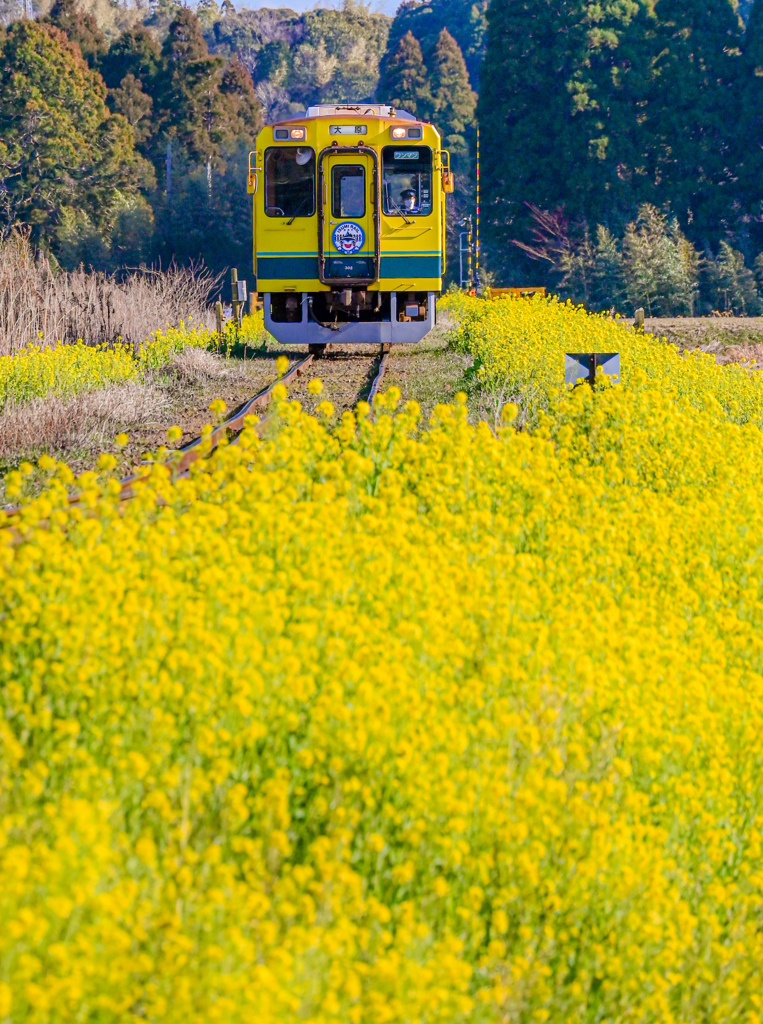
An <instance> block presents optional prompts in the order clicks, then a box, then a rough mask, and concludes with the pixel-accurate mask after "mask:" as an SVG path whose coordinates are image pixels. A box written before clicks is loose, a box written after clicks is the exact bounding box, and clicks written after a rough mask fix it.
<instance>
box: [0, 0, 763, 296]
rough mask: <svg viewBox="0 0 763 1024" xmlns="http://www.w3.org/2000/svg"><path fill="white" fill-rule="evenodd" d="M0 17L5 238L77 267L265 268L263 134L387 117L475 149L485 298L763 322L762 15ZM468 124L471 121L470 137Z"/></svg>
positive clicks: (470, 155)
mask: <svg viewBox="0 0 763 1024" xmlns="http://www.w3.org/2000/svg"><path fill="white" fill-rule="evenodd" d="M50 3H51V0H0V24H1V25H2V26H4V27H3V28H0V238H8V237H10V236H11V235H12V234H13V233H15V232H18V231H23V232H26V233H28V234H29V235H30V237H31V239H32V241H33V242H34V243H35V244H36V245H38V246H40V247H41V248H43V249H44V250H46V251H48V252H50V253H51V254H52V255H53V256H54V257H55V259H56V260H57V261H58V262H59V264H60V265H61V266H62V267H64V268H73V267H75V266H78V265H79V264H83V265H85V266H92V267H95V268H100V269H108V270H114V271H116V270H118V269H119V268H122V267H135V266H138V265H140V264H154V265H158V264H160V263H161V264H162V265H164V266H166V265H167V264H168V263H169V262H170V261H172V260H173V259H174V260H176V261H178V262H180V263H187V262H189V261H192V260H200V259H203V260H204V261H205V262H206V264H207V265H208V266H210V267H211V268H213V269H214V270H221V269H223V268H224V267H226V266H230V265H236V266H238V267H239V268H241V269H242V270H244V269H245V268H248V267H249V266H250V265H251V241H250V240H251V211H250V200H249V197H248V196H247V194H246V190H245V188H244V181H245V166H246V159H247V153H248V151H249V149H250V148H251V146H252V143H253V140H254V137H255V135H256V132H257V130H258V129H259V127H260V125H261V124H262V123H263V121H264V120H273V119H275V118H279V117H284V116H289V115H293V114H297V113H299V112H301V111H302V110H304V108H305V107H306V106H307V105H309V104H310V103H316V102H320V101H324V102H332V101H334V102H341V101H343V100H356V101H361V100H372V99H378V100H380V101H384V102H390V103H394V104H395V105H397V106H401V107H404V108H405V109H408V110H410V111H411V112H412V113H414V114H416V115H417V116H419V117H424V118H427V119H430V120H432V121H434V123H435V124H436V125H437V126H438V128H439V129H440V131H441V132H442V134H443V136H444V138H445V144H446V145H447V147H448V148H449V149H450V150H451V152H452V154H453V158H454V165H455V168H456V170H457V182H458V188H457V193H456V195H455V197H454V202H453V203H452V204H451V211H450V214H449V249H450V255H451V275H452V272H453V270H454V269H456V268H457V259H456V258H455V257H456V252H455V244H456V238H457V232H458V221H459V220H460V218H461V217H463V216H465V215H466V214H468V213H473V212H474V199H475V196H474V184H473V182H474V157H475V134H476V133H475V126H476V122H477V119H478V120H479V123H480V127H481V142H482V250H481V257H482V259H481V264H482V268H483V273H484V277H483V283H484V282H485V281H490V280H493V281H495V282H496V283H501V284H522V283H528V284H529V283H545V284H548V285H550V286H552V287H554V288H555V289H557V290H559V291H561V292H562V293H563V294H567V295H570V296H572V297H574V298H576V299H579V300H581V301H585V302H587V303H588V304H589V305H591V306H593V307H596V308H609V307H610V306H616V307H617V308H624V309H627V308H629V307H632V306H634V305H636V304H644V305H646V306H648V308H649V311H650V312H652V313H655V314H657V313H671V314H672V313H677V312H678V313H680V312H684V313H690V312H698V311H709V310H710V309H733V310H735V311H737V312H745V313H758V312H761V311H763V300H762V298H761V296H762V295H763V290H762V289H763V258H762V257H761V255H760V254H761V252H763V0H745V2H743V3H739V4H738V5H737V4H736V3H734V2H732V0H681V2H680V3H679V2H678V0H599V2H597V3H592V2H590V0H570V2H568V3H565V4H559V3H556V2H552V0H492V2H491V3H490V4H488V0H476V2H471V0H404V2H403V3H402V4H401V5H400V7H399V8H398V11H397V13H396V15H395V17H394V18H389V17H387V16H386V15H383V14H379V13H375V12H373V11H372V10H371V9H370V7H368V6H364V5H363V4H362V3H358V2H356V0H344V4H343V6H341V7H339V8H336V9H323V8H316V9H313V10H311V11H308V12H306V13H304V14H297V13H295V12H293V11H291V10H289V9H285V8H280V9H270V8H263V9H260V10H248V9H236V8H235V7H234V5H233V3H232V2H231V0H224V2H223V4H222V6H221V7H219V6H218V5H217V2H216V0H199V3H198V6H196V7H195V8H194V9H190V8H188V7H184V6H181V5H179V4H178V3H176V2H175V0H149V2H145V0H125V2H117V0H81V2H79V3H78V2H77V0H55V2H54V3H53V4H52V6H51V5H50ZM475 110H476V113H475Z"/></svg>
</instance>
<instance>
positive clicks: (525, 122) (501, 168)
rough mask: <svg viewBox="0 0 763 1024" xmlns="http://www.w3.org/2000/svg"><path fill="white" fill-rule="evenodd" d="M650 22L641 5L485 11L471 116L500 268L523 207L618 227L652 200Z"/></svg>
mask: <svg viewBox="0 0 763 1024" xmlns="http://www.w3.org/2000/svg"><path fill="white" fill-rule="evenodd" d="M652 21H653V18H652V16H651V15H650V13H649V9H648V7H647V6H646V4H645V2H644V3H643V4H642V2H641V0H622V2H619V0H607V2H605V3H603V4H600V5H597V6H596V7H595V8H594V7H592V5H590V4H589V3H587V2H586V0H569V2H568V3H565V4H555V3H552V2H550V0H493V2H492V3H491V6H490V8H489V10H488V37H487V47H486V55H485V62H484V65H483V68H482V72H481V82H482V87H481V91H480V97H479V102H478V116H479V122H480V125H481V128H482V132H481V138H482V153H483V164H482V172H483V184H484V198H485V202H484V213H485V229H486V242H487V247H488V251H492V254H493V258H494V259H495V260H497V265H501V264H503V265H504V266H507V265H508V263H509V262H511V257H510V256H508V255H507V254H509V253H510V252H511V251H512V250H511V247H510V242H511V241H512V239H514V238H517V237H522V235H523V234H524V233H526V231H527V230H528V216H527V213H526V210H527V207H526V205H525V204H527V203H532V204H534V205H536V206H537V207H539V208H542V209H547V210H548V209H552V208H555V207H557V206H560V205H561V206H564V207H565V208H566V210H567V212H568V213H569V214H570V215H571V216H572V217H573V218H575V219H576V220H581V219H586V220H588V221H589V222H597V221H598V222H600V223H608V222H609V223H610V224H611V225H614V226H620V225H621V224H622V223H624V222H625V220H627V219H628V218H629V217H630V216H632V212H633V208H634V205H635V204H636V203H638V202H639V201H641V200H645V199H651V198H652V192H651V191H650V190H651V188H652V185H653V181H654V177H653V175H650V172H649V168H648V166H646V163H645V160H644V158H643V153H642V141H643V140H642V135H643V122H644V120H645V118H646V117H647V116H648V103H647V101H648V98H649V97H648V86H649V82H650V78H649V75H650V66H651V65H650V52H649V50H648V43H649V38H650V32H651V31H652ZM626 42H627V44H628V45H627V46H626V45H625V44H626Z"/></svg>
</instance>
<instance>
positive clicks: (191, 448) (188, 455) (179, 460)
mask: <svg viewBox="0 0 763 1024" xmlns="http://www.w3.org/2000/svg"><path fill="white" fill-rule="evenodd" d="M389 348H390V346H389V345H383V346H382V351H381V354H380V356H371V357H368V356H361V358H362V359H363V360H364V361H365V360H367V359H369V358H370V359H372V360H373V363H372V368H373V369H375V370H376V373H375V375H374V376H373V378H372V379H371V383H370V387H369V389H368V396H367V400H368V402H369V403H370V404H373V400H374V398H375V397H376V394H377V393H378V391H379V387H380V385H381V383H382V380H383V379H384V374H385V372H386V369H387V362H388V359H389ZM331 354H332V356H338V355H340V354H341V353H339V352H332V353H331ZM323 358H324V355H323V353H320V354H316V353H309V354H308V355H306V356H304V357H303V358H302V359H299V360H298V361H297V362H296V363H294V364H293V365H292V366H290V367H289V369H288V370H287V371H286V373H284V374H283V375H282V376H281V377H279V378H278V380H275V381H273V383H272V384H270V385H268V387H266V388H264V389H263V390H262V391H259V392H258V393H257V394H256V395H253V396H252V398H250V399H248V401H246V402H244V404H243V405H241V406H239V408H238V409H237V410H236V411H235V412H234V413H233V415H231V416H229V417H228V419H226V420H224V421H223V422H222V423H220V424H218V426H217V427H215V429H214V430H213V431H212V433H211V434H209V435H207V436H206V437H202V436H199V437H196V438H194V439H193V440H192V441H189V442H188V444H185V445H183V447H182V448H179V449H177V451H175V452H173V454H172V456H171V457H170V458H169V459H167V460H166V461H165V462H164V463H163V465H165V466H167V467H168V468H171V469H172V471H173V473H175V474H176V476H183V475H184V474H186V473H187V472H188V470H189V469H190V467H191V466H192V465H193V463H194V462H196V460H197V459H199V458H202V457H204V458H206V457H208V456H209V455H211V453H212V452H213V451H214V450H215V449H216V448H217V447H218V446H219V445H220V443H221V442H222V441H223V440H227V439H228V437H229V436H230V435H231V434H238V433H239V432H240V431H241V430H243V428H244V426H245V421H246V418H247V416H251V415H252V414H253V413H255V412H258V411H260V410H262V409H265V408H267V406H268V405H269V404H270V400H271V398H272V395H273V389H274V388H275V387H276V385H278V384H285V385H287V386H288V385H290V384H293V383H294V382H295V381H296V380H297V379H298V378H299V377H301V376H303V375H304V374H305V372H306V371H307V370H308V369H309V368H310V367H311V366H313V365H314V364H315V363H316V362H321V361H322V360H323ZM377 359H378V365H376V361H377ZM361 375H362V381H361V384H360V388H359V391H358V393H357V399H358V400H359V399H360V398H361V396H362V393H363V391H365V386H366V383H367V381H368V379H369V376H370V374H369V370H368V368H367V367H366V366H363V367H361ZM146 479H147V477H146V474H145V473H134V474H132V475H131V476H128V477H125V478H124V479H122V480H120V493H119V500H120V501H129V499H130V498H132V497H134V496H135V487H136V486H137V485H140V484H141V483H144V482H145V481H146ZM79 501H80V497H79V495H76V494H75V495H73V496H72V497H71V498H70V499H69V504H70V505H77V504H78V503H79ZM20 511H21V509H20V508H18V507H17V508H12V509H6V524H5V525H7V526H11V525H12V520H13V517H14V516H15V515H17V514H18V513H19V512H20Z"/></svg>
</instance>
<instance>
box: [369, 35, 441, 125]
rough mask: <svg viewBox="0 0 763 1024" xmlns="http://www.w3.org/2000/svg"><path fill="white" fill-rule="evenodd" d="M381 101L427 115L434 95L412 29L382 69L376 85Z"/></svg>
mask: <svg viewBox="0 0 763 1024" xmlns="http://www.w3.org/2000/svg"><path fill="white" fill-rule="evenodd" d="M377 96H378V97H379V100H380V101H381V102H382V103H389V104H390V105H391V106H393V107H400V108H401V109H402V110H407V111H408V112H409V113H411V114H413V116H414V117H428V116H429V114H430V112H431V106H432V95H431V92H430V89H429V83H428V78H427V71H426V68H425V66H424V55H423V54H422V52H421V46H420V45H419V41H418V39H416V38H415V37H414V35H413V33H412V32H406V34H405V35H404V36H403V38H402V39H401V40H400V42H399V43H398V46H397V49H396V50H395V52H394V53H393V54H392V55H391V56H390V58H389V60H388V61H387V63H386V66H385V67H384V69H383V71H382V75H381V78H380V81H379V85H378V88H377Z"/></svg>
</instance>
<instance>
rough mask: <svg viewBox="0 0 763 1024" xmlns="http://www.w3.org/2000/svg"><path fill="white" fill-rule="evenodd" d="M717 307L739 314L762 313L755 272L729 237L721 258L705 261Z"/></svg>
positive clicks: (708, 279) (720, 251) (721, 250)
mask: <svg viewBox="0 0 763 1024" xmlns="http://www.w3.org/2000/svg"><path fill="white" fill-rule="evenodd" d="M705 264H706V269H705V277H706V280H707V283H708V285H709V289H708V290H709V291H710V299H711V305H712V308H713V309H717V310H725V311H731V312H733V313H735V314H736V315H737V316H758V315H759V314H760V309H761V303H760V294H759V292H758V285H757V282H756V280H755V274H754V272H753V271H752V270H750V269H749V267H747V265H746V264H745V261H744V256H743V255H742V253H741V252H739V251H738V250H737V249H734V248H733V246H731V245H730V244H729V243H728V242H727V241H725V240H724V241H722V242H721V244H720V247H719V252H718V257H717V259H713V258H712V256H710V257H709V258H708V259H706V261H705Z"/></svg>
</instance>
